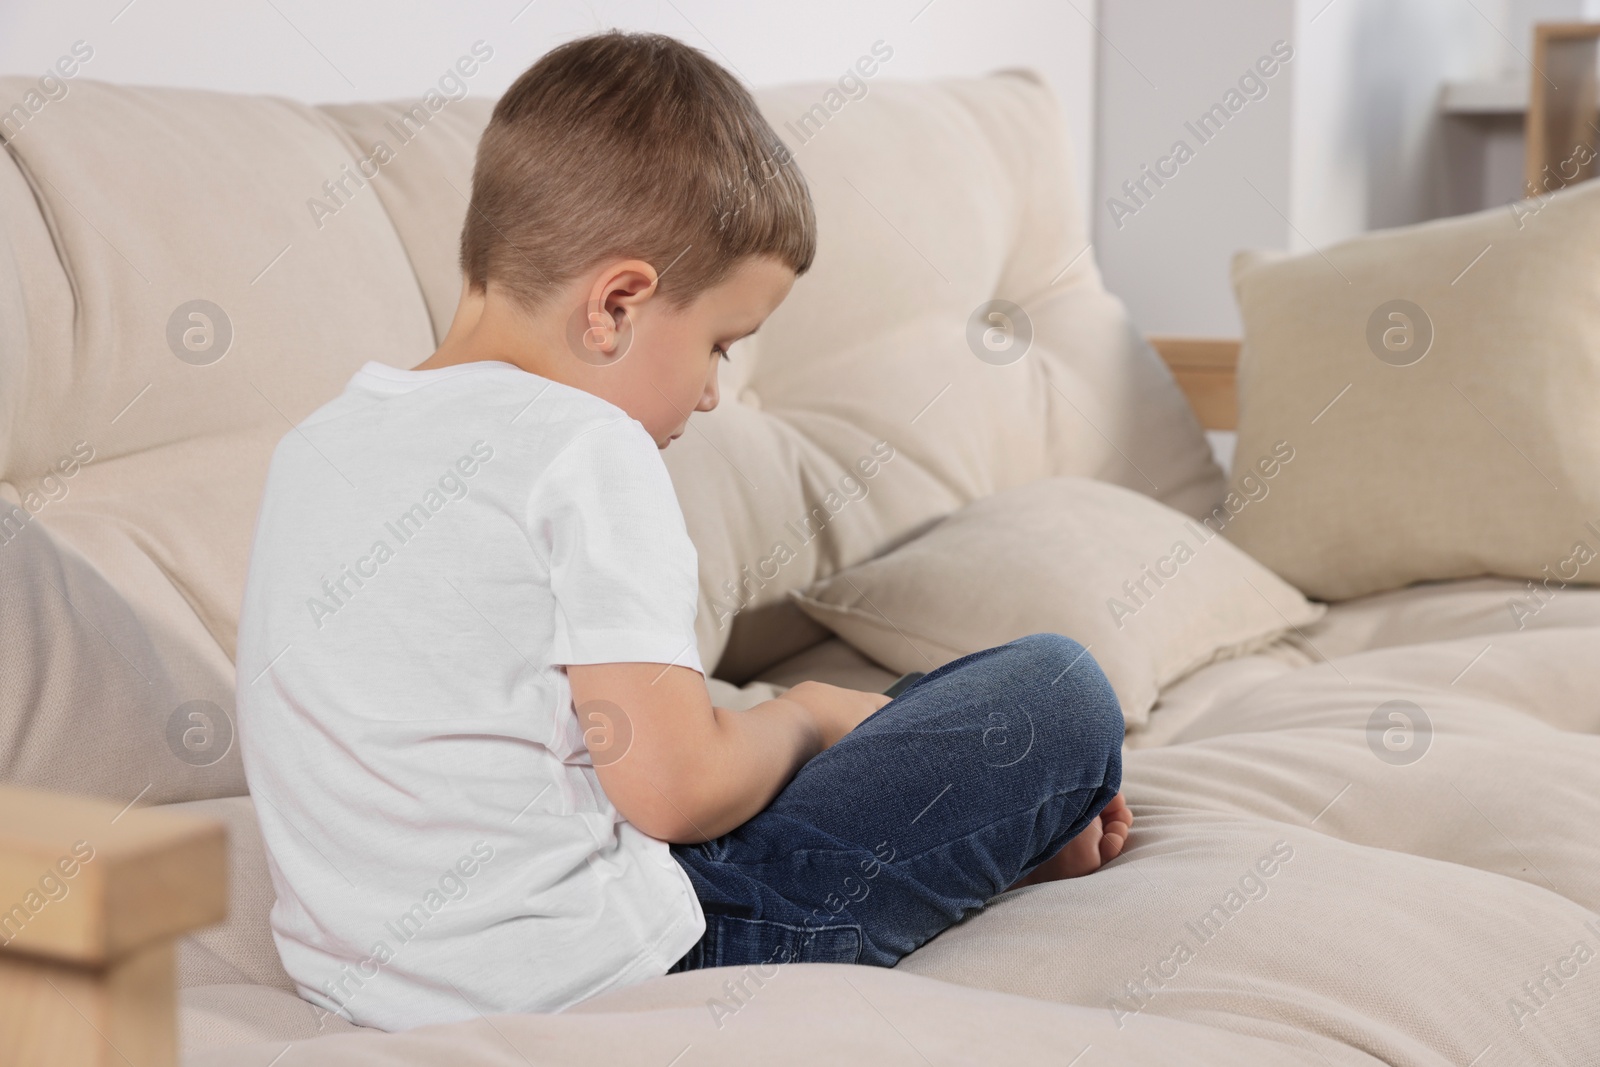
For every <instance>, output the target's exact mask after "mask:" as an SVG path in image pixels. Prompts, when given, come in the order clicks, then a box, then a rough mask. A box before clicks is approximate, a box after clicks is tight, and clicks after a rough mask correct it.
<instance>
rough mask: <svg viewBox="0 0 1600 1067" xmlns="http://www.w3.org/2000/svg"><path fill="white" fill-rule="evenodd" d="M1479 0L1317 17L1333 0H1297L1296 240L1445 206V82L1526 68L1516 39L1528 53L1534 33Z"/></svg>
mask: <svg viewBox="0 0 1600 1067" xmlns="http://www.w3.org/2000/svg"><path fill="white" fill-rule="evenodd" d="M1474 2H1475V3H1476V7H1474V5H1473V4H1468V3H1463V2H1462V0H1404V2H1403V3H1395V2H1394V0H1337V2H1335V3H1333V4H1332V5H1331V6H1330V7H1328V8H1327V9H1326V11H1324V12H1323V13H1322V14H1320V15H1319V14H1318V13H1317V11H1318V7H1319V6H1320V4H1324V3H1327V0H1308V2H1306V3H1301V4H1298V5H1297V8H1298V10H1297V14H1296V40H1297V41H1298V42H1299V52H1300V59H1299V64H1300V66H1299V69H1298V70H1297V71H1296V74H1297V75H1298V77H1299V81H1298V83H1297V85H1296V90H1297V91H1296V95H1295V110H1294V118H1293V126H1294V131H1295V137H1294V145H1293V159H1294V163H1293V167H1292V172H1293V187H1294V210H1293V211H1292V212H1291V217H1292V218H1293V219H1294V222H1295V231H1296V232H1294V233H1293V234H1291V239H1290V242H1289V245H1288V247H1289V248H1290V249H1292V250H1294V251H1310V250H1311V248H1312V246H1321V245H1324V244H1327V243H1330V242H1333V241H1338V240H1340V239H1342V238H1345V237H1349V236H1352V235H1354V234H1358V233H1361V232H1363V231H1365V230H1375V229H1383V228H1386V227H1390V226H1403V225H1405V224H1407V223H1412V222H1420V221H1422V220H1424V219H1430V218H1435V217H1437V216H1439V215H1440V214H1443V213H1444V211H1445V207H1444V201H1443V198H1442V194H1443V191H1444V189H1445V180H1444V176H1443V173H1442V168H1443V167H1444V166H1445V151H1444V142H1443V119H1442V118H1441V116H1440V114H1439V110H1438V101H1439V93H1440V89H1441V86H1442V85H1443V83H1444V82H1446V81H1458V80H1466V79H1471V78H1496V77H1500V76H1502V75H1503V72H1504V68H1505V66H1506V65H1507V64H1508V62H1510V63H1512V64H1513V66H1514V64H1520V65H1521V71H1520V73H1519V72H1517V71H1515V70H1514V69H1513V70H1512V71H1511V74H1512V75H1513V76H1517V77H1522V76H1526V75H1527V74H1528V70H1529V68H1528V66H1527V64H1526V63H1525V62H1523V61H1522V60H1521V59H1520V58H1519V57H1518V55H1517V53H1516V52H1515V51H1512V49H1511V43H1512V42H1513V41H1515V44H1516V48H1517V49H1519V50H1520V51H1521V52H1523V53H1526V54H1528V55H1531V54H1532V50H1531V47H1530V44H1529V41H1528V40H1516V39H1515V38H1512V34H1513V33H1517V32H1522V33H1527V34H1530V35H1531V31H1530V30H1528V29H1527V27H1526V25H1524V26H1523V28H1522V30H1521V31H1518V30H1517V28H1516V25H1515V20H1513V19H1511V18H1509V17H1508V13H1507V11H1506V6H1507V5H1506V4H1505V2H1504V0H1499V2H1495V0H1474ZM1312 19H1315V21H1314V22H1313V21H1312ZM1491 20H1492V22H1493V23H1495V24H1491ZM1502 34H1504V36H1502ZM1508 56H1509V57H1510V60H1508V59H1507V57H1508Z"/></svg>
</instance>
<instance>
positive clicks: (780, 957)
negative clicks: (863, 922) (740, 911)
mask: <svg viewBox="0 0 1600 1067" xmlns="http://www.w3.org/2000/svg"><path fill="white" fill-rule="evenodd" d="M706 919H707V921H708V922H711V923H715V924H716V927H717V946H716V966H721V967H732V966H741V965H748V964H768V963H856V962H859V961H860V959H861V927H859V926H854V925H848V924H839V925H834V926H811V925H797V924H794V923H785V922H778V921H777V920H775V919H741V918H736V917H734V916H731V915H718V916H715V917H712V916H710V915H708V916H706Z"/></svg>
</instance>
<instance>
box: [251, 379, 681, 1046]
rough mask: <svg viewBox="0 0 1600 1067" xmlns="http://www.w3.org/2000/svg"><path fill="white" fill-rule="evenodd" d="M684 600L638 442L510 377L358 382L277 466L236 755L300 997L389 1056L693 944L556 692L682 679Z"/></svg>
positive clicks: (278, 937)
mask: <svg viewBox="0 0 1600 1067" xmlns="http://www.w3.org/2000/svg"><path fill="white" fill-rule="evenodd" d="M696 579H697V558H696V555H695V550H694V545H693V544H692V543H691V542H690V540H689V537H688V533H687V531H686V529H685V527H684V521H683V513H682V511H681V510H680V508H679V506H678V501H677V497H676V496H675V495H674V493H673V488H672V483H671V480H670V479H669V477H668V475H667V469H666V466H665V465H664V464H663V463H662V461H661V455H660V453H659V452H658V451H657V449H656V446H655V442H654V441H652V440H651V439H650V436H649V434H648V433H646V431H645V429H644V427H643V426H641V425H640V424H639V423H638V422H636V421H634V420H633V419H632V418H630V417H629V416H628V415H627V414H626V413H624V412H623V411H622V410H621V409H620V408H617V407H615V406H613V405H612V404H610V403H608V402H607V401H604V400H601V399H600V398H598V397H595V396H593V395H591V394H589V393H585V392H582V391H581V390H578V389H573V388H571V387H569V386H565V385H561V384H559V383H556V382H551V381H548V380H547V379H544V378H540V377H538V376H536V375H533V374H529V373H527V372H525V371H523V370H521V369H519V368H517V367H514V366H512V365H510V364H508V363H500V362H479V363H469V364H464V365H460V366H454V367H444V368H440V369H438V370H429V371H403V370H396V369H394V368H391V367H387V366H384V365H382V364H379V363H372V362H369V363H367V364H366V365H365V366H364V367H362V368H361V370H360V371H359V372H357V373H356V375H355V376H354V377H353V378H352V379H351V380H350V383H349V385H348V386H346V388H345V390H344V392H343V393H342V394H340V395H339V396H338V397H337V398H335V399H334V400H332V401H331V402H329V403H328V404H326V405H324V406H323V407H322V408H320V409H318V410H317V411H316V412H314V413H313V414H312V415H311V416H310V417H309V418H307V419H306V420H305V421H304V422H302V423H301V424H300V425H299V426H298V427H296V428H295V429H294V430H293V431H291V432H290V433H289V434H287V435H286V436H285V437H284V438H283V440H282V441H280V442H279V444H278V446H277V449H276V451H275V452H274V453H273V457H272V466H271V469H270V471H269V473H268V476H267V483H266V490H265V492H264V494H263V497H262V501H261V511H260V515H259V517H258V519H257V521H256V530H255V543H254V547H253V549H252V553H251V559H250V571H249V578H248V580H247V582H246V586H245V595H244V605H243V610H242V612H241V617H240V623H239V643H238V656H237V664H238V718H239V723H238V728H239V741H240V746H241V749H242V754H243V757H244V765H245V773H246V775H247V777H248V780H249V784H250V791H251V793H252V794H253V796H254V798H255V804H256V814H257V817H258V818H259V820H260V823H261V832H262V836H263V838H264V840H265V843H266V848H267V858H268V861H269V867H270V869H271V873H272V884H273V888H274V890H275V891H276V892H277V902H276V904H274V906H273V908H272V932H273V938H274V940H275V941H276V942H277V946H278V952H279V954H280V955H281V956H282V958H283V965H284V968H285V969H286V970H287V971H288V973H289V975H290V977H291V978H293V979H294V981H295V983H296V985H297V986H298V987H299V991H300V995H301V996H302V997H304V998H305V999H306V1000H309V1001H311V1002H312V1003H314V1004H317V1005H319V1006H321V1007H322V1008H324V1009H325V1010H328V1011H337V1012H339V1013H340V1014H342V1015H344V1016H345V1017H346V1018H349V1019H351V1020H353V1021H354V1022H357V1023H360V1024H363V1025H368V1026H377V1027H382V1028H383V1029H386V1030H398V1029H404V1028H407V1027H412V1026H418V1025H422V1024H425V1023H435V1022H444V1021H451V1020H459V1019H469V1018H473V1017H476V1016H477V1015H478V1014H479V1013H483V1014H489V1013H493V1012H508V1011H559V1010H561V1009H562V1008H565V1007H567V1006H568V1005H571V1004H574V1003H576V1002H578V1001H580V1000H583V999H585V998H587V997H590V996H593V995H595V994H597V993H599V992H602V991H604V990H606V989H610V988H614V987H620V986H623V985H627V984H631V983H633V982H637V981H640V980H643V979H645V978H649V977H652V976H656V975H661V974H665V973H666V971H667V968H668V967H670V966H671V965H672V963H673V962H674V961H675V960H677V959H678V957H680V956H682V955H683V953H684V952H686V951H687V950H688V949H689V947H690V946H691V945H693V944H694V943H695V941H696V940H697V939H698V938H699V937H700V935H701V933H702V932H703V931H704V929H705V919H704V916H703V915H702V913H701V910H700V904H699V901H698V900H696V899H695V895H694V891H693V889H692V887H691V885H690V882H689V879H688V876H687V875H686V874H685V873H684V872H683V869H682V868H681V867H679V866H678V864H677V862H676V861H675V860H674V859H673V858H672V856H671V854H670V852H669V850H668V846H667V845H666V844H664V843H662V842H660V841H657V840H655V839H653V838H651V837H648V836H646V835H645V834H643V833H642V832H640V831H639V830H637V829H635V828H634V827H633V826H632V825H631V824H630V823H627V822H625V821H623V819H622V817H621V816H620V815H619V814H618V813H617V811H616V809H615V808H614V807H613V806H612V805H611V803H610V801H608V800H607V799H606V796H605V794H604V793H603V792H602V791H601V789H600V783H599V780H598V778H597V777H596V775H595V772H594V767H593V765H592V764H591V761H590V758H589V753H588V750H587V748H586V747H585V744H584V739H583V734H582V731H581V729H580V726H579V724H578V720H577V715H576V713H575V712H574V710H573V707H572V694H571V690H570V689H569V688H568V684H567V676H566V672H565V671H564V670H563V669H562V665H565V664H573V663H613V662H647V663H663V664H668V663H677V664H681V665H683V666H686V667H690V668H693V669H694V670H696V671H699V670H701V666H700V659H699V653H698V651H697V649H696V647H695V638H694V620H695V605H696Z"/></svg>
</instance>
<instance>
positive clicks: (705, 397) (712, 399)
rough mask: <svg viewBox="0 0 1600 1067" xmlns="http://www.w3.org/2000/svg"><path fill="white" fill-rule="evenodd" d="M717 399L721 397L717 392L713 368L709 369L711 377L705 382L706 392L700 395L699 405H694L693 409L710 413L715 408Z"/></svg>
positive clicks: (715, 374) (715, 372)
mask: <svg viewBox="0 0 1600 1067" xmlns="http://www.w3.org/2000/svg"><path fill="white" fill-rule="evenodd" d="M719 399H721V397H720V395H719V393H718V391H717V371H716V368H715V367H713V368H712V369H711V377H710V378H708V379H707V380H706V390H705V392H703V393H701V394H700V403H698V404H696V405H695V406H694V409H695V410H696V411H710V410H711V409H712V408H714V407H716V406H717V401H718V400H719Z"/></svg>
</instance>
